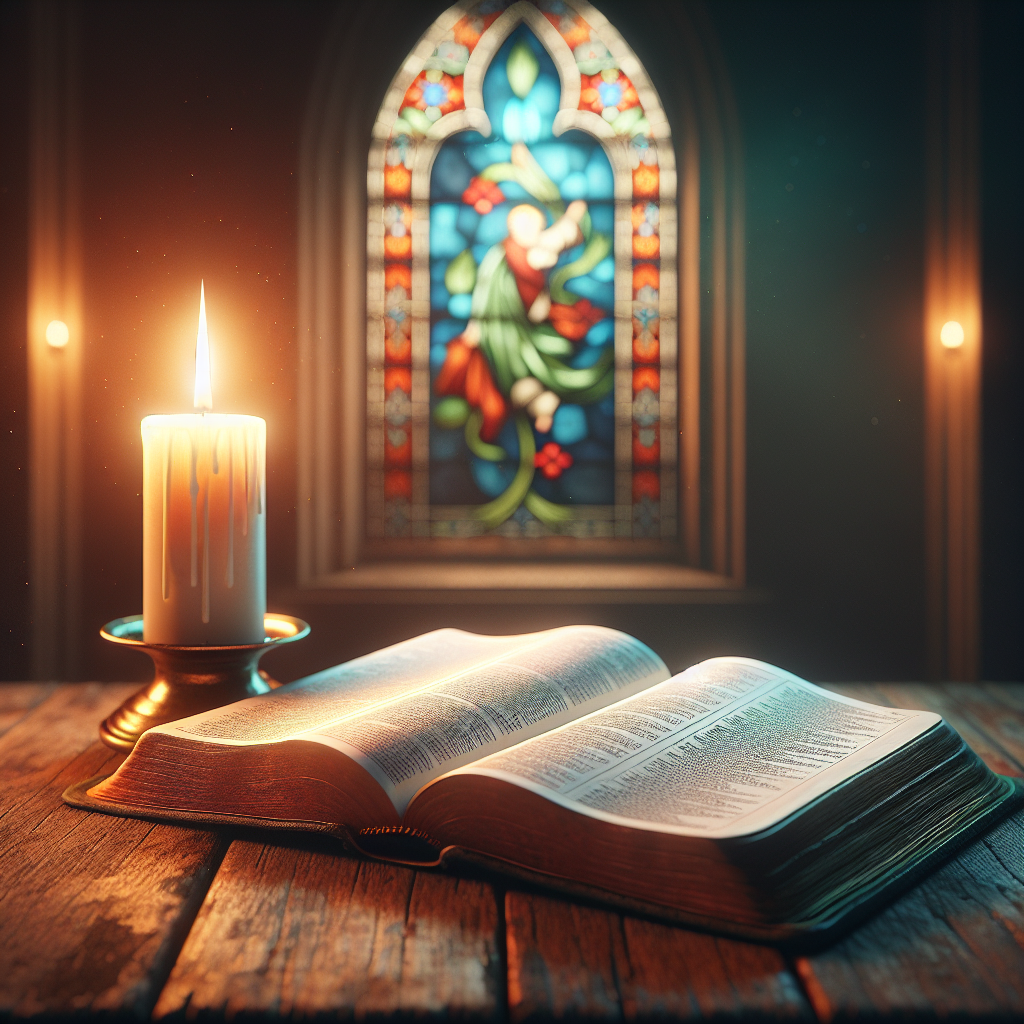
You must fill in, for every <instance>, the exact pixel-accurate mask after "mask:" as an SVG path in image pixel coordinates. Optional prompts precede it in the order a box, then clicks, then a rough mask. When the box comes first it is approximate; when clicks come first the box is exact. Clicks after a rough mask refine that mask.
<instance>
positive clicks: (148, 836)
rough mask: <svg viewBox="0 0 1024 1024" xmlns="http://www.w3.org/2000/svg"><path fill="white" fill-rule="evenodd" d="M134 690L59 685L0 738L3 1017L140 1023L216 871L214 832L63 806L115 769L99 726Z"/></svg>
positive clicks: (0, 998) (0, 989)
mask: <svg viewBox="0 0 1024 1024" xmlns="http://www.w3.org/2000/svg"><path fill="white" fill-rule="evenodd" d="M131 689H132V688H131V687H125V686H99V685H96V684H73V685H66V686H61V687H59V688H57V689H54V690H53V692H52V693H51V694H50V696H49V697H48V698H47V699H45V700H44V701H43V702H42V703H40V704H39V705H38V706H37V707H36V708H35V709H34V710H33V711H31V712H30V713H29V714H27V715H26V716H24V717H23V718H22V719H21V721H19V722H18V723H17V724H16V725H13V726H12V727H11V728H10V729H8V730H7V732H6V733H5V734H4V735H3V736H0V878H2V880H3V884H2V887H0V1015H11V1016H13V1017H16V1018H17V1017H31V1016H37V1015H41V1014H47V1015H54V1014H68V1013H71V1012H78V1013H83V1012H90V1011H113V1012H117V1013H120V1014H125V1015H127V1016H129V1017H138V1018H140V1019H141V1018H145V1017H146V1016H148V1014H149V1011H150V1009H151V1007H152V1005H153V1003H154V1002H155V1000H156V996H157V994H158V993H159V990H160V987H161V985H162V984H163V981H164V979H165V978H166V976H167V973H168V971H169V970H170V967H171V964H172V963H173V961H174V957H175V956H176V954H177V951H178V949H179V948H180V945H181V942H182V941H183V939H184V934H185V932H186V931H187V928H188V925H189V924H190V922H191V920H192V917H193V916H194V914H195V912H196V910H197V909H198V903H199V900H200V899H201V898H202V895H203V893H204V892H205V890H206V886H207V885H208V884H209V880H210V878H211V877H212V874H213V872H214V871H215V869H216V864H217V861H218V860H219V855H220V851H219V847H218V841H217V840H216V839H215V837H214V836H213V835H212V834H210V833H203V832H197V831H194V830H191V829H182V828H174V827H171V826H157V825H152V824H149V823H147V822H141V821H132V820H127V819H118V818H112V817H108V816H105V815H99V814H87V813H86V812H84V811H79V810H75V809H74V808H71V807H67V806H66V805H65V804H63V803H62V802H61V799H60V795H61V793H62V792H63V790H64V789H65V788H66V787H67V786H68V785H70V784H71V783H72V782H77V781H79V780H80V779H82V778H86V777H89V776H90V775H94V774H97V773H99V772H101V771H105V770H112V769H113V768H114V767H115V766H116V764H117V763H118V762H119V760H120V757H119V755H115V754H114V753H113V752H112V751H111V750H109V749H108V748H106V747H104V746H102V744H100V743H99V742H98V740H96V738H95V737H96V728H97V723H98V722H99V721H100V720H101V719H102V718H103V717H104V716H105V715H107V714H108V713H109V712H110V711H111V710H113V708H115V707H116V706H117V705H118V703H120V701H121V700H123V699H124V697H125V696H127V694H128V693H129V692H130V691H131Z"/></svg>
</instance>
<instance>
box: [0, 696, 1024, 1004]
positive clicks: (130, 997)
mask: <svg viewBox="0 0 1024 1024" xmlns="http://www.w3.org/2000/svg"><path fill="white" fill-rule="evenodd" d="M835 689H837V690H840V691H841V692H843V693H847V694H850V695H851V696H856V697H861V698H863V699H865V700H869V701H872V702H875V703H879V704H892V705H895V706H897V707H913V708H929V709H931V710H934V711H938V712H940V713H941V714H943V715H945V716H946V718H947V719H948V720H949V721H950V722H951V723H952V724H953V725H954V726H955V727H956V728H957V729H959V730H960V732H961V734H962V735H963V736H964V737H965V739H967V741H968V742H969V743H970V744H971V745H972V746H973V747H974V748H975V750H977V751H978V752H979V753H980V754H981V755H982V756H983V757H984V758H985V760H986V761H987V762H988V763H989V765H991V767H992V768H994V769H995V770H996V771H999V772H1002V773H1004V774H1008V775H1024V686H1022V685H982V686H967V685H952V684H951V685H945V686H927V685H924V684H900V685H882V684H874V685H847V686H842V687H839V686H837V687H835ZM130 690H131V687H127V686H122V685H110V684H94V683H81V684H67V685H58V684H44V683H24V684H21V683H19V684H0V1016H6V1015H10V1016H14V1017H29V1016H36V1015H44V1014H45V1015H47V1016H50V1017H53V1016H55V1015H56V1016H65V1015H70V1014H72V1013H75V1014H76V1015H89V1014H92V1013H101V1012H104V1011H107V1012H110V1011H114V1012H116V1013H118V1014H120V1015H122V1016H125V1017H129V1018H132V1017H134V1018H140V1019H142V1018H149V1017H151V1016H152V1017H154V1018H157V1019H160V1018H164V1017H167V1016H168V1015H177V1016H178V1017H182V1016H184V1017H185V1018H188V1019H191V1018H193V1017H196V1016H197V1015H203V1016H210V1015H213V1016H214V1017H231V1016H233V1015H235V1014H236V1013H240V1012H241V1013H261V1014H264V1015H277V1014H280V1015H287V1016H296V1017H303V1016H309V1015H313V1014H330V1015H337V1016H340V1017H353V1016H354V1017H363V1016H366V1015H374V1016H385V1017H389V1016H396V1015H405V1016H409V1015H413V1016H423V1015H433V1016H440V1015H445V1016H456V1017H460V1018H474V1019H490V1020H495V1019H503V1018H508V1019H510V1020H512V1021H515V1022H519V1021H526V1020H541V1019H544V1018H569V1017H572V1018H588V1019H591V1020H621V1019H626V1020H634V1019H639V1018H648V1017H660V1018H679V1019H694V1018H702V1017H708V1016H712V1015H720V1016H727V1017H738V1016H741V1015H754V1016H761V1017H780V1018H794V1019H795V1018H799V1019H807V1020H812V1019H814V1018H817V1019H819V1020H822V1021H829V1020H838V1019H844V1018H849V1017H854V1016H859V1017H862V1016H865V1015H868V1016H888V1017H905V1016H908V1015H915V1016H921V1017H931V1016H942V1017H947V1016H958V1015H959V1016H978V1017H986V1018H988V1019H1000V1018H1010V1017H1014V1016H1021V1015H1024V853H1022V851H1024V812H1022V813H1020V814H1018V815H1016V816H1015V817H1013V818H1011V819H1009V820H1008V821H1006V822H1005V823H1003V824H1002V825H1001V826H999V827H998V828H996V829H995V830H994V831H993V832H991V833H990V834H989V835H988V836H986V837H985V838H984V839H982V840H980V841H978V842H976V843H974V845H973V846H971V847H970V848H968V849H967V850H966V851H965V852H964V853H963V854H962V855H961V856H960V857H958V858H957V859H956V860H955V861H953V862H951V863H949V864H947V865H946V866H945V867H944V868H942V869H940V870H939V871H938V872H936V873H935V874H934V875H932V876H931V877H930V878H928V879H927V880H926V881H925V882H924V883H923V884H921V885H920V886H918V887H917V888H916V889H915V890H913V891H912V892H910V893H909V894H907V895H906V896H904V897H903V898H902V899H901V900H900V901H899V902H898V903H896V904H894V905H893V906H891V907H890V908H889V909H887V910H885V911H884V912H882V913H881V914H879V915H878V916H877V917H876V918H874V919H873V920H871V921H869V922H868V923H867V924H865V925H864V926H863V927H861V928H860V929H859V930H857V931H856V932H854V933H853V934H852V935H850V936H849V937H848V938H846V939H845V940H844V941H842V942H840V943H839V944H838V945H835V946H833V947H831V948H829V949H825V950H822V951H820V952H817V953H815V954H813V955H808V956H802V957H796V958H787V957H785V956H783V955H782V954H780V953H779V952H778V951H776V950H774V949H771V948H767V947H762V946H756V945H751V944H748V943H744V942H736V941H732V940H728V939H721V938H715V937H713V936H709V935H703V934H698V933H695V932H689V931H685V930H683V929H679V928H671V927H666V926H664V925H661V924H655V923H652V922H650V921H646V920H642V919H639V918H632V917H628V916H624V915H622V914H619V913H615V912H612V911H607V910H602V909H598V908H595V907H592V906H583V905H577V904H574V903H572V902H569V901H567V900H564V899H557V898H552V897H550V896H545V895H541V894H538V893H535V892H526V891H520V890H517V889H516V888H514V887H513V888H509V889H507V890H506V889H503V888H501V887H499V886H495V885H492V884H489V883H487V882H481V881H479V880H467V879H457V878H453V877H448V876H443V875H439V874H432V873H430V872H425V871H424V872H417V871H414V870H411V869H407V868H402V867H393V866H388V865H383V864H379V863H372V862H369V861H360V860H354V859H352V858H350V857H347V856H341V855H338V853H337V852H336V851H335V850H334V849H333V848H332V846H330V845H328V843H327V842H326V841H324V840H319V839H309V838H302V839H298V840H295V841H289V842H281V841H275V842H273V843H267V842H265V841H264V837H262V836H260V835H259V834H255V833H250V834H245V833H242V832H239V831H237V830H235V831H223V832H208V831H199V830H196V829H192V828H181V827H177V826H172V825H156V824H151V823H147V822H142V821H132V820H122V819H118V818H112V817H108V816H105V815H101V814H88V813H86V812H83V811H79V810H75V809H73V808H70V807H67V806H65V805H64V804H63V803H62V802H61V799H60V794H61V793H62V791H63V790H64V789H65V787H67V786H68V785H69V784H70V783H72V782H77V781H78V780H80V779H83V778H86V777H88V776H92V775H96V774H98V773H101V772H104V771H110V770H112V769H113V768H114V767H115V766H116V764H117V763H118V762H119V759H120V758H119V756H118V755H114V754H113V753H112V752H111V751H110V750H108V749H107V748H106V747H104V746H102V745H101V744H100V743H99V742H98V741H97V739H96V726H97V723H98V722H99V721H100V720H101V719H102V718H103V717H104V716H105V715H107V714H108V712H109V711H111V710H112V709H113V708H114V707H115V706H116V705H117V704H118V703H119V702H120V701H121V700H122V699H123V698H124V697H125V696H127V694H128V693H129V692H130Z"/></svg>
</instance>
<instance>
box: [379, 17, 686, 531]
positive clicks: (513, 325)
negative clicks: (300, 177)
mask: <svg viewBox="0 0 1024 1024" xmlns="http://www.w3.org/2000/svg"><path fill="white" fill-rule="evenodd" d="M494 6H495V5H494V4H488V3H482V4H478V5H475V6H474V7H470V8H469V10H468V11H467V12H465V13H463V11H462V10H454V11H452V12H449V14H448V15H447V16H446V17H445V18H442V19H439V21H438V22H437V23H436V24H435V26H434V31H433V32H432V33H430V34H428V38H429V39H430V41H431V42H432V43H434V46H433V52H432V53H431V55H430V56H429V57H428V58H427V59H426V61H424V62H422V68H421V69H417V68H416V66H415V64H413V66H412V67H410V66H409V65H408V64H407V65H406V67H405V68H403V71H402V72H401V73H400V74H399V75H398V76H397V77H396V80H395V82H394V84H393V85H392V89H391V91H390V94H389V96H388V97H387V98H386V99H385V102H384V105H383V108H382V111H381V116H380V117H379V119H378V122H377V125H376V126H375V129H374V136H375V139H374V143H373V145H372V146H371V151H370V157H369V173H368V188H369V190H370V205H369V224H368V241H367V248H368V259H369V261H370V264H371V266H372V265H373V263H374V262H376V261H377V260H379V261H380V265H381V267H382V271H377V272H373V271H371V272H370V274H369V277H368V289H367V314H368V315H367V364H368V369H369V374H368V381H369V393H368V396H367V404H368V408H369V409H370V410H371V414H370V418H369V423H368V447H367V462H368V516H367V533H368V536H369V537H370V538H377V537H388V538H400V537H424V538H425V537H433V538H445V537H454V538H470V537H478V536H483V535H486V534H497V535H499V536H503V537H506V538H517V539H518V538H536V539H540V538H543V537H546V536H551V535H560V536H568V537H577V538H607V539H610V538H634V537H636V538H657V539H661V538H663V537H664V538H667V539H671V540H673V541H674V540H675V537H676V532H677V528H676V445H675V437H676V431H675V429H674V423H675V419H676V388H675V364H676V351H675V336H674V330H673V326H674V323H675V319H676V309H675V296H676V289H675V286H674V285H675V279H676V261H675V233H674V232H673V231H672V230H671V227H672V225H673V224H674V222H675V185H676V181H675V161H674V152H673V149H672V142H671V136H670V132H669V126H668V121H667V119H666V117H665V114H664V112H663V111H662V109H661V105H660V102H659V100H658V97H657V94H656V93H655V91H654V89H653V88H652V86H651V84H650V82H649V80H648V78H647V75H646V72H645V71H644V70H643V68H642V67H641V66H640V64H639V62H638V61H637V60H636V58H635V57H633V56H632V54H631V53H630V52H629V51H628V49H627V48H626V47H625V45H624V44H623V42H622V40H621V37H620V36H618V34H617V33H614V32H612V31H610V26H608V25H607V23H605V25H604V26H603V28H604V32H603V33H602V32H600V31H599V30H598V29H597V28H595V27H594V26H593V25H592V24H590V23H589V22H588V21H587V19H586V18H585V17H584V16H583V14H582V13H581V12H580V11H577V10H574V9H573V8H572V7H567V6H566V5H565V4H541V5H540V6H534V5H533V4H532V3H527V2H520V3H515V4H512V5H511V6H510V7H508V8H507V9H506V10H504V11H503V12H497V11H494V10H493V8H494ZM488 10H490V11H491V13H486V12H487V11H488ZM595 13H596V12H593V11H590V10H588V11H587V14H589V15H590V17H591V18H593V17H594V14H595ZM455 15H461V16H460V17H458V20H456V21H455V22H454V24H451V20H452V18H453V17H454V16H455ZM410 63H412V62H410ZM412 72H416V73H415V77H414V78H413V79H412V81H411V82H407V81H406V79H408V77H409V76H410V74H411V73H412ZM666 228H668V230H666ZM662 325H664V328H665V329H664V335H665V338H664V341H662V338H661V334H662ZM374 413H376V415H374Z"/></svg>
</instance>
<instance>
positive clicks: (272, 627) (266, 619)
mask: <svg viewBox="0 0 1024 1024" xmlns="http://www.w3.org/2000/svg"><path fill="white" fill-rule="evenodd" d="M263 628H264V630H266V632H267V633H268V634H273V635H275V636H279V637H281V636H295V634H296V633H297V632H298V631H299V629H298V626H296V625H295V623H294V622H289V621H288V620H287V619H277V618H274V616H272V615H264V616H263Z"/></svg>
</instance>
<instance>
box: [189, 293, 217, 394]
mask: <svg viewBox="0 0 1024 1024" xmlns="http://www.w3.org/2000/svg"><path fill="white" fill-rule="evenodd" d="M192 404H193V405H194V406H195V408H197V409H212V408H213V388H212V387H211V385H210V337H209V335H208V334H207V333H206V293H205V291H204V288H203V282H200V283H199V334H198V335H197V336H196V390H195V397H194V399H193V401H192Z"/></svg>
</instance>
